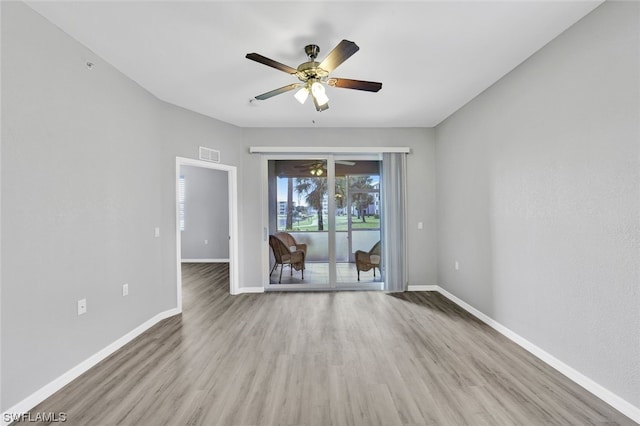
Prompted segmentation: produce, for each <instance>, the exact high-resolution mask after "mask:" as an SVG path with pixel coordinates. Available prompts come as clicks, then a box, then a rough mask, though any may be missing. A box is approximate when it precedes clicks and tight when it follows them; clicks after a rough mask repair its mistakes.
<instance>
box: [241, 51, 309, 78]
mask: <svg viewBox="0 0 640 426" xmlns="http://www.w3.org/2000/svg"><path fill="white" fill-rule="evenodd" d="M245 57H246V58H247V59H251V60H252V61H256V62H259V63H261V64H264V65H266V66H268V67H272V68H275V69H277V70H280V71H284V72H286V73H287V74H295V73H296V72H298V70H297V69H295V68H291V67H290V66H289V65H285V64H281V63H280V62H278V61H274V60H273V59H269V58H267V57H266V56H262V55H259V54H257V53H247V56H245Z"/></svg>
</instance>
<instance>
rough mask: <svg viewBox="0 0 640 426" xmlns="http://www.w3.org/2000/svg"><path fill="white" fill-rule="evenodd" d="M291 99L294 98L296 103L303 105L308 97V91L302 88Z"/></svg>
mask: <svg viewBox="0 0 640 426" xmlns="http://www.w3.org/2000/svg"><path fill="white" fill-rule="evenodd" d="M293 97H294V98H296V100H297V101H298V102H300V103H301V104H303V105H304V103H305V102H306V100H307V98H308V97H309V89H307V88H306V87H303V88H302V89H300V90H298V91H297V92H296V94H295V95H293Z"/></svg>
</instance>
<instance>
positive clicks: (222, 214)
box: [180, 166, 229, 259]
mask: <svg viewBox="0 0 640 426" xmlns="http://www.w3.org/2000/svg"><path fill="white" fill-rule="evenodd" d="M180 174H181V175H182V176H184V181H185V200H184V205H185V209H184V215H185V228H184V231H182V232H181V233H180V236H181V243H180V249H181V252H182V253H181V254H182V259H229V188H228V179H227V172H226V171H222V170H213V169H207V168H204V167H195V166H181V167H180Z"/></svg>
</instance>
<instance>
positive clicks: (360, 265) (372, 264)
mask: <svg viewBox="0 0 640 426" xmlns="http://www.w3.org/2000/svg"><path fill="white" fill-rule="evenodd" d="M381 260H382V259H381V258H380V241H378V242H377V243H375V244H374V245H373V247H371V250H369V251H363V250H358V251H356V269H357V270H358V281H360V271H368V270H370V269H373V278H375V277H376V268H378V271H380V263H381ZM380 274H381V275H382V272H380Z"/></svg>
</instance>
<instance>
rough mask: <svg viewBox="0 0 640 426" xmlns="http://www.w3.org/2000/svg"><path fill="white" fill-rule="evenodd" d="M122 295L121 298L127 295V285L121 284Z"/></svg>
mask: <svg viewBox="0 0 640 426" xmlns="http://www.w3.org/2000/svg"><path fill="white" fill-rule="evenodd" d="M122 295H123V296H128V295H129V284H122Z"/></svg>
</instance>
